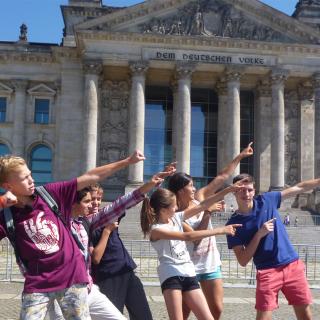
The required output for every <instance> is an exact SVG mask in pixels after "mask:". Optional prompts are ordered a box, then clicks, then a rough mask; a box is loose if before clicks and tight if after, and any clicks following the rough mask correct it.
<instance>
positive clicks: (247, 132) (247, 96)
mask: <svg viewBox="0 0 320 320" xmlns="http://www.w3.org/2000/svg"><path fill="white" fill-rule="evenodd" d="M240 102H241V110H240V117H241V134H240V148H241V150H242V149H244V148H245V147H246V146H247V145H248V144H249V143H250V142H251V141H254V136H253V135H254V96H253V93H252V92H250V91H241V94H240ZM253 163H254V157H248V158H245V159H243V160H242V161H241V163H240V172H241V173H249V174H251V175H254V172H253Z"/></svg>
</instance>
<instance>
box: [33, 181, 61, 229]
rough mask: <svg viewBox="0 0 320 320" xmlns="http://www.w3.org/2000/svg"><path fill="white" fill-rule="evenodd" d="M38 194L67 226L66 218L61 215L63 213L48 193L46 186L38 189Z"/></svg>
mask: <svg viewBox="0 0 320 320" xmlns="http://www.w3.org/2000/svg"><path fill="white" fill-rule="evenodd" d="M36 193H37V194H38V195H39V196H40V197H41V198H42V200H43V201H44V202H45V203H46V204H47V205H48V206H49V208H50V209H51V210H52V211H53V212H54V213H55V214H56V215H57V216H58V217H59V218H60V219H61V221H62V222H63V224H64V225H67V224H66V221H65V219H64V217H63V216H62V214H61V212H60V210H59V206H58V204H57V203H56V201H55V200H54V199H53V198H52V196H51V194H50V193H49V192H48V191H47V189H46V188H45V187H44V186H39V187H36Z"/></svg>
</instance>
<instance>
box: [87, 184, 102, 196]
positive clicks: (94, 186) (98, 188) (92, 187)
mask: <svg viewBox="0 0 320 320" xmlns="http://www.w3.org/2000/svg"><path fill="white" fill-rule="evenodd" d="M89 189H90V192H94V191H96V192H97V193H98V194H100V195H103V188H102V187H101V186H100V184H99V183H95V184H92V185H90V186H89Z"/></svg>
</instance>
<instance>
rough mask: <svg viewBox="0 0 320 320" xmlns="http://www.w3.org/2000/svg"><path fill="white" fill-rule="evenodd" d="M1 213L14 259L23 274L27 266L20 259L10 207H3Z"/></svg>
mask: <svg viewBox="0 0 320 320" xmlns="http://www.w3.org/2000/svg"><path fill="white" fill-rule="evenodd" d="M3 213H4V221H5V224H6V228H7V233H8V239H9V241H10V243H11V245H12V248H13V251H14V253H15V256H16V261H17V264H18V266H19V269H20V272H21V273H22V274H23V275H25V274H26V273H27V267H26V263H25V262H24V261H22V259H21V257H20V254H19V250H18V248H17V245H16V234H15V226H14V221H13V216H12V211H11V209H10V208H4V210H3Z"/></svg>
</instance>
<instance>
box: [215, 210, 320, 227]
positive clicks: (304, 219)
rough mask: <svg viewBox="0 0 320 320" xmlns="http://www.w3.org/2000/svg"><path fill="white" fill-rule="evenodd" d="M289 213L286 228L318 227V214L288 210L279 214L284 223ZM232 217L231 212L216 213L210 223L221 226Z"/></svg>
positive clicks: (319, 221)
mask: <svg viewBox="0 0 320 320" xmlns="http://www.w3.org/2000/svg"><path fill="white" fill-rule="evenodd" d="M287 213H289V214H290V225H288V227H296V226H299V227H318V226H320V215H318V214H301V212H299V213H294V212H290V210H288V211H286V212H281V217H282V221H284V217H285V215H286V214H287ZM231 215H232V212H216V213H213V214H212V218H211V220H212V223H213V224H215V225H223V224H225V223H226V222H227V221H228V220H229V218H230V216H231ZM296 218H297V221H296V222H297V225H296V224H295V219H296Z"/></svg>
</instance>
